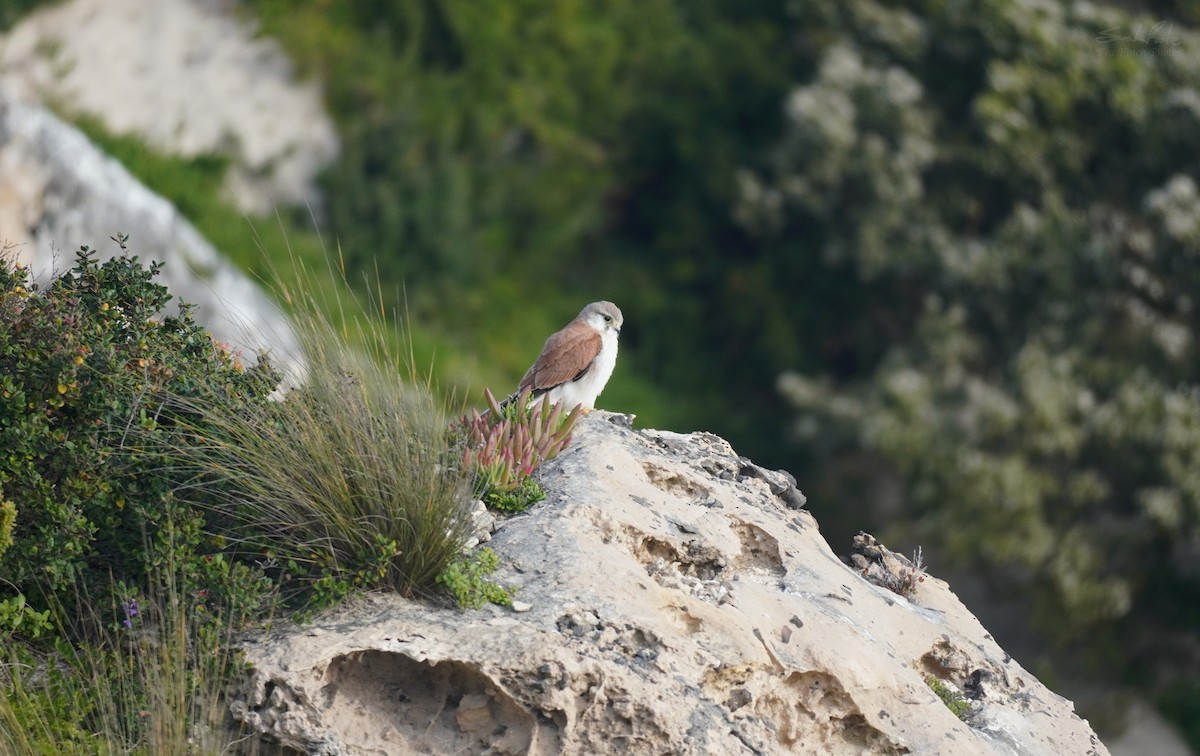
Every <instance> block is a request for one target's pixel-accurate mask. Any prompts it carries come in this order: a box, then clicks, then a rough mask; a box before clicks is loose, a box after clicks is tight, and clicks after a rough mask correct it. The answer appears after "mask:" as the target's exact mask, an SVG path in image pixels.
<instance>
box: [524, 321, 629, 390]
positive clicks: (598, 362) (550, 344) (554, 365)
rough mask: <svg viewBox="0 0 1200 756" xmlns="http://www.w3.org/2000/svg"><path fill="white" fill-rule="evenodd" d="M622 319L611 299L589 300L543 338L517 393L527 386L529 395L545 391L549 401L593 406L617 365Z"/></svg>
mask: <svg viewBox="0 0 1200 756" xmlns="http://www.w3.org/2000/svg"><path fill="white" fill-rule="evenodd" d="M624 322H625V318H624V316H622V315H621V311H620V310H619V309H618V308H617V306H616V305H615V304H613V303H612V302H592V303H591V304H590V305H588V306H587V307H584V308H583V310H582V311H581V312H580V313H579V315H577V316H576V317H575V319H574V320H572V321H571V322H570V323H567V325H566V327H565V328H563V329H562V330H561V331H558V332H557V333H554V334H551V336H550V338H548V339H546V344H545V346H543V347H542V353H541V354H539V355H538V358H537V360H536V361H535V362H534V363H533V366H532V367H530V368H529V370H527V371H526V372H525V377H524V378H522V379H521V383H520V385H519V386H518V387H517V393H515V394H513V395H512V396H510V397H508V398H507V399H505V400H504V403H505V404H507V403H508V402H511V401H512V400H513V399H515V398H516V397H517V395H518V394H519V393H520V392H521V391H524V390H525V389H529V391H530V392H531V394H532V397H533V398H540V397H541V396H542V395H543V394H548V395H549V397H550V403H551V404H559V403H561V404H563V405H564V406H565V407H566V408H574V407H575V405H577V404H579V405H582V406H583V408H584V409H585V410H591V409H595V407H596V397H598V396H600V392H601V391H603V390H604V384H606V383H608V379H609V377H610V376H611V375H612V372H613V368H614V367H616V364H617V336H619V335H620V333H621V324H622V323H624Z"/></svg>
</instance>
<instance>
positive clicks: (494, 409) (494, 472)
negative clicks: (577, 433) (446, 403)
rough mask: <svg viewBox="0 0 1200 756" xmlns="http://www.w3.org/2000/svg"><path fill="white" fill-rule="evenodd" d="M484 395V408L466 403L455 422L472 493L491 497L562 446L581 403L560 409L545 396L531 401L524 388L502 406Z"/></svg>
mask: <svg viewBox="0 0 1200 756" xmlns="http://www.w3.org/2000/svg"><path fill="white" fill-rule="evenodd" d="M484 398H485V399H486V401H487V405H488V409H487V410H486V411H485V412H482V413H480V412H479V411H478V410H475V409H472V410H471V411H470V412H469V413H467V415H465V416H464V417H463V418H462V420H461V422H460V427H461V429H462V436H463V439H464V442H465V445H464V448H463V457H462V464H463V467H464V468H466V469H468V470H472V471H474V473H475V475H476V483H475V493H476V495H477V496H480V497H481V498H483V499H484V501H485V502H487V501H489V495H491V498H492V499H496V498H497V497H496V495H499V494H506V493H510V492H513V491H515V490H517V489H519V488H523V487H524V486H523V484H524V482H525V481H526V480H527V479H528V478H529V476H531V475H532V474H533V471H534V470H536V469H537V468H538V466H539V465H540V464H541V463H542V462H544V461H546V460H548V459H552V458H554V457H555V456H556V455H557V454H558V453H559V452H560V451H562V450H563V448H564V447H565V446H566V445H567V444H568V443H569V442H570V440H571V429H572V428H573V427H574V426H575V421H576V419H577V418H578V417H579V414H580V411H581V409H580V407H578V406H577V407H575V408H574V409H573V410H571V411H570V412H567V413H565V414H564V412H563V407H562V405H561V404H550V401H549V398H548V397H543V398H542V400H541V401H540V402H531V401H530V393H529V391H528V390H525V391H522V392H521V393H520V394H519V395H518V396H517V398H516V400H515V401H512V402H507V403H505V405H504V406H501V405H500V403H499V402H497V401H496V397H495V396H494V395H493V394H492V392H491V391H488V390H486V389H485V390H484ZM508 498H511V497H508ZM535 500H536V499H535ZM489 503H494V502H489ZM529 503H532V501H530V502H529ZM502 508H503V509H507V510H512V509H517V510H518V511H519V510H520V509H524V507H512V506H505V507H502Z"/></svg>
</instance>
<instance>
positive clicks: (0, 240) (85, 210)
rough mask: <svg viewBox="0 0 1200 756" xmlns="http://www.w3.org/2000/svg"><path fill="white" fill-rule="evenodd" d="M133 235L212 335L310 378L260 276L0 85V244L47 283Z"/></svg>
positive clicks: (69, 130) (71, 131)
mask: <svg viewBox="0 0 1200 756" xmlns="http://www.w3.org/2000/svg"><path fill="white" fill-rule="evenodd" d="M117 233H124V234H128V235H129V236H130V242H129V243H130V245H131V249H130V252H131V254H138V253H140V257H141V259H142V260H144V261H145V262H147V263H148V262H150V261H151V260H157V261H161V262H163V263H165V264H166V265H165V267H164V268H163V272H162V274H161V277H160V278H161V281H162V283H163V284H164V285H166V286H167V288H168V289H170V290H171V292H172V294H174V295H175V297H177V298H178V299H182V300H184V301H187V302H190V303H192V304H193V305H196V320H197V321H198V322H200V323H203V324H204V325H205V327H206V328H208V329H209V330H210V331H211V332H212V334H213V336H215V337H216V338H217V339H219V340H221V341H224V342H226V343H228V344H230V345H231V346H232V347H234V348H235V349H238V350H241V351H244V352H246V353H247V355H248V356H253V355H254V354H255V353H256V352H257V351H258V350H259V349H267V350H270V351H271V352H272V354H273V356H274V357H275V359H276V362H277V364H279V365H280V366H281V367H283V368H285V369H287V370H288V371H289V373H290V374H291V375H293V376H299V375H302V368H301V367H300V364H301V357H300V354H301V352H300V348H299V344H298V341H297V339H296V336H295V334H294V332H293V330H292V328H291V326H290V325H289V324H288V321H287V319H286V318H285V317H284V316H283V314H282V313H281V312H280V311H279V309H278V308H277V307H276V306H275V304H274V303H273V302H272V301H271V299H270V298H269V297H268V296H267V295H266V293H265V292H263V291H262V289H260V288H259V287H258V286H257V285H256V284H255V283H254V282H253V281H251V280H250V279H249V278H247V277H246V276H245V275H243V274H242V273H241V272H240V271H238V270H237V269H236V268H234V267H233V265H232V264H231V263H229V262H228V261H227V260H226V259H225V258H223V257H222V256H221V255H220V254H218V253H217V251H216V250H215V249H214V248H213V247H212V245H211V244H209V243H208V242H207V241H205V239H204V238H203V237H202V236H200V233H199V232H198V231H197V230H196V229H195V227H194V226H192V225H191V224H190V223H188V222H187V220H186V219H184V218H183V216H181V215H180V214H179V212H178V211H177V210H176V209H175V207H174V206H173V205H171V203H169V202H167V201H166V200H164V199H163V198H162V197H159V196H158V195H156V194H154V193H153V192H151V191H150V190H149V189H147V188H146V187H145V186H144V185H142V184H141V183H140V182H139V181H137V179H135V178H133V176H131V175H129V172H128V171H126V170H125V169H124V168H123V167H122V166H121V165H120V164H119V163H117V162H116V161H115V160H113V159H112V158H109V157H107V156H106V155H104V154H103V153H102V152H100V151H99V150H98V149H96V147H95V146H94V145H92V143H91V142H89V141H88V140H87V138H86V137H85V136H84V135H83V134H82V133H80V132H79V131H78V130H77V129H75V128H73V127H71V126H69V125H67V124H65V123H63V122H62V121H61V120H59V119H58V118H56V117H55V116H53V115H51V114H50V113H49V112H48V111H46V110H44V109H43V108H40V107H37V106H31V105H26V104H22V103H20V102H18V101H16V100H15V99H12V98H10V97H8V96H6V95H5V93H4V92H3V91H0V250H3V251H4V252H5V254H6V255H9V256H11V257H14V258H15V259H16V260H17V262H19V263H21V264H22V265H26V266H29V267H30V268H31V270H32V271H33V273H34V275H35V276H36V277H37V278H39V279H42V280H44V279H46V278H47V277H48V276H49V275H50V274H51V273H55V272H62V271H64V270H66V269H68V268H70V267H71V265H72V264H73V262H74V255H75V250H76V249H78V248H79V246H80V245H82V244H87V245H89V246H91V247H94V248H96V249H97V250H99V251H100V252H101V253H102V255H103V256H105V257H107V256H111V255H113V254H116V253H118V252H119V251H120V250H119V247H118V246H117V244H116V243H115V242H112V241H110V240H109V237H111V236H112V235H114V234H117Z"/></svg>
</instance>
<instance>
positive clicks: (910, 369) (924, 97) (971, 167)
mask: <svg viewBox="0 0 1200 756" xmlns="http://www.w3.org/2000/svg"><path fill="white" fill-rule="evenodd" d="M1139 25H1141V28H1142V29H1143V30H1145V29H1151V28H1153V27H1154V20H1153V19H1149V18H1145V17H1136V16H1131V15H1130V14H1128V13H1126V12H1124V11H1121V10H1117V9H1113V8H1108V7H1104V6H1085V5H1084V4H1076V3H1066V2H1063V3H1040V4H1035V5H1014V4H1010V3H1003V2H981V3H975V4H972V5H971V8H970V9H969V10H968V9H967V8H966V7H965V6H963V7H960V6H956V5H946V4H941V3H918V4H917V5H915V6H905V7H904V8H900V7H894V8H893V7H889V8H883V7H880V6H876V5H874V4H871V3H866V2H862V3H858V2H856V3H850V4H842V3H833V2H827V3H811V4H806V5H805V6H804V8H803V9H802V11H801V12H800V13H799V15H798V17H797V25H796V28H797V29H798V33H799V35H800V36H799V39H800V43H801V45H802V46H803V47H804V49H806V50H807V51H809V52H810V53H811V54H812V55H813V56H814V67H813V71H812V73H811V74H810V75H809V76H807V77H805V79H804V80H803V81H802V82H801V83H800V84H799V86H798V87H797V88H796V90H795V91H794V92H793V93H792V94H791V95H790V96H789V98H788V99H787V101H786V110H785V115H786V119H787V123H786V129H785V131H784V134H783V136H782V138H781V139H780V140H779V142H778V143H777V144H776V151H775V152H774V153H773V154H772V155H771V156H770V158H769V159H768V160H765V161H763V163H762V164H761V165H760V166H758V167H757V168H756V169H755V170H753V171H747V173H746V174H745V175H744V177H743V185H744V186H743V196H742V201H741V202H740V204H739V206H738V208H737V212H738V218H739V219H740V221H741V222H742V223H743V226H744V228H745V229H746V230H747V232H748V233H749V234H751V235H752V237H753V238H754V239H755V243H756V245H757V246H758V248H759V249H761V250H762V254H763V255H764V256H766V257H767V258H768V259H770V260H771V261H772V262H771V263H770V268H771V269H772V270H773V271H776V272H777V273H780V274H781V275H780V277H779V279H777V280H778V281H779V284H780V287H779V288H777V289H776V292H777V293H767V294H764V295H763V296H764V297H765V298H766V299H770V298H771V297H774V296H777V295H779V296H783V295H785V292H784V289H787V288H788V287H792V286H795V285H796V284H797V282H798V281H799V280H800V279H799V278H798V277H797V276H796V275H795V274H793V272H792V271H795V272H796V273H799V272H801V270H802V266H815V267H818V268H819V269H820V272H819V273H818V274H817V277H816V278H814V279H813V286H817V285H818V282H820V285H821V286H822V287H828V288H826V289H824V290H825V291H826V292H827V294H824V295H822V296H823V298H824V302H825V304H826V305H828V306H829V309H828V313H827V314H828V316H829V317H830V318H835V319H836V320H837V321H838V322H836V323H832V322H828V321H823V320H822V318H824V317H825V316H824V315H819V314H816V315H814V314H811V313H810V314H808V315H804V314H800V315H798V317H796V318H795V319H793V321H792V325H791V327H792V328H794V329H797V330H801V329H803V330H808V331H809V332H811V333H813V334H815V335H816V338H815V339H814V338H808V339H807V343H808V344H810V345H811V346H810V347H809V351H810V353H811V354H813V355H823V356H824V362H825V366H824V367H821V368H817V367H816V366H811V367H808V369H805V370H802V371H797V370H793V371H788V372H787V373H786V374H785V375H784V377H783V378H782V379H781V380H780V382H779V387H780V389H781V390H782V392H783V393H784V394H785V395H786V397H787V398H788V399H789V400H790V401H791V403H792V404H793V405H794V406H795V407H796V408H797V410H798V413H799V417H798V418H797V422H796V425H795V429H796V431H797V435H798V437H799V438H800V439H801V441H802V443H803V446H804V448H805V450H806V453H807V454H809V455H810V456H811V458H812V459H813V460H814V462H815V464H814V466H813V468H812V469H813V471H814V472H813V475H814V476H820V477H821V480H820V481H819V482H817V483H815V485H820V486H824V487H825V490H826V491H828V492H830V494H831V495H832V494H834V493H835V492H847V493H848V494H849V492H850V491H851V490H852V489H851V486H852V485H854V484H855V483H856V482H857V481H861V480H862V479H863V477H864V476H863V474H862V473H863V470H864V469H866V470H871V471H874V474H873V475H874V477H875V479H876V480H878V479H879V478H880V477H883V478H884V479H891V480H895V481H896V482H898V483H899V490H901V491H902V492H903V503H904V505H905V509H904V513H905V517H904V518H903V520H904V523H905V525H904V526H903V527H900V526H894V527H893V529H892V533H891V535H889V536H888V539H889V540H893V541H894V540H896V539H898V538H903V539H906V540H907V539H913V540H915V539H918V538H919V539H920V540H921V541H922V542H924V543H926V544H927V545H930V546H931V547H933V548H936V550H937V552H938V553H939V554H944V555H946V556H947V557H948V558H956V559H957V560H958V561H959V562H961V563H966V564H970V565H972V566H975V567H977V568H979V569H981V570H983V571H984V572H985V573H986V574H987V575H989V576H990V577H991V578H992V582H993V583H995V584H997V585H1003V586H1005V587H1006V588H1007V589H1008V590H1009V591H1010V592H1012V593H1019V594H1021V595H1022V596H1023V597H1025V598H1024V600H1026V601H1027V602H1028V603H1031V604H1032V605H1033V608H1034V614H1035V620H1036V621H1037V622H1038V623H1039V625H1040V627H1041V628H1043V629H1044V630H1045V631H1046V632H1048V633H1050V634H1051V635H1052V637H1054V638H1055V639H1056V640H1058V641H1060V642H1062V643H1064V644H1071V645H1074V646H1075V647H1076V648H1080V647H1090V648H1094V649H1099V648H1102V647H1104V645H1105V644H1110V647H1120V648H1122V658H1121V659H1109V660H1108V662H1107V666H1108V668H1110V669H1117V668H1121V667H1122V665H1123V664H1125V663H1128V664H1130V665H1131V666H1132V665H1144V664H1145V663H1146V661H1147V660H1148V659H1151V658H1154V657H1156V656H1158V655H1159V652H1158V651H1155V650H1154V648H1153V646H1154V643H1155V642H1153V641H1147V640H1146V639H1148V638H1154V637H1157V638H1160V639H1161V638H1162V635H1163V634H1164V633H1167V634H1169V633H1176V632H1181V633H1190V634H1193V635H1194V633H1195V627H1196V625H1195V623H1194V621H1193V620H1190V619H1189V618H1188V617H1187V613H1186V612H1181V611H1180V610H1179V607H1181V606H1184V605H1186V604H1187V603H1189V599H1188V597H1190V596H1194V595H1195V594H1196V590H1197V588H1198V587H1200V584H1198V582H1197V573H1196V570H1195V566H1194V565H1195V563H1196V560H1197V558H1198V557H1200V551H1197V544H1198V543H1200V477H1198V475H1197V470H1198V469H1200V466H1198V465H1197V462H1198V461H1200V395H1198V394H1197V391H1196V386H1197V385H1198V384H1200V370H1198V367H1200V362H1197V360H1196V352H1195V344H1196V343H1197V335H1198V330H1200V321H1198V320H1197V315H1196V308H1195V307H1194V297H1195V292H1196V291H1197V290H1198V288H1200V190H1198V189H1197V185H1196V181H1195V178H1194V176H1196V175H1198V172H1200V142H1197V141H1196V139H1195V138H1194V135H1195V134H1196V133H1197V129H1198V128H1200V107H1198V106H1197V103H1200V88H1198V87H1197V83H1196V77H1195V72H1196V70H1197V69H1198V68H1200V35H1197V34H1196V33H1195V32H1193V31H1191V30H1188V29H1186V28H1181V27H1178V26H1172V27H1169V28H1168V29H1167V31H1166V33H1163V34H1161V35H1159V36H1157V37H1156V36H1154V35H1150V36H1147V35H1146V34H1141V36H1138V35H1137V34H1135V32H1136V30H1137V29H1138V27H1139ZM948 71H952V72H954V73H953V75H947V72H948ZM801 261H803V262H801ZM811 290H812V291H817V289H815V288H814V289H811ZM838 292H842V293H838ZM843 293H844V294H843ZM786 296H788V297H791V296H794V292H793V291H790V290H789V291H786ZM800 338H801V339H803V337H800ZM800 343H804V342H803V341H801V342H800ZM798 367H802V366H798ZM849 495H854V496H856V497H861V493H858V494H849ZM831 505H832V502H831ZM836 508H837V506H836V505H832V506H831V509H836ZM861 526H862V523H861V522H860V523H856V527H861ZM1114 638H1119V639H1122V641H1121V642H1116V643H1114V642H1113V640H1114ZM1160 648H1161V647H1160ZM1134 660H1137V661H1134ZM1162 661H1163V662H1165V663H1166V664H1168V665H1174V664H1175V663H1176V662H1172V661H1167V660H1165V659H1163V660H1162Z"/></svg>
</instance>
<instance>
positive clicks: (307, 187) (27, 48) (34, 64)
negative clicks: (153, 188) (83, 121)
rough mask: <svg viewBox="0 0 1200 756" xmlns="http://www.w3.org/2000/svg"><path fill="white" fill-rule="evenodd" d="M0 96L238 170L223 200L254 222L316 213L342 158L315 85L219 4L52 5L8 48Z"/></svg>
mask: <svg viewBox="0 0 1200 756" xmlns="http://www.w3.org/2000/svg"><path fill="white" fill-rule="evenodd" d="M0 85H3V86H5V87H6V88H8V89H9V90H10V92H12V93H14V94H15V95H16V96H19V97H20V98H22V99H23V100H25V101H30V102H46V101H53V102H55V103H57V104H58V105H59V107H63V108H66V109H67V110H68V112H71V113H78V114H84V115H89V116H92V117H94V118H97V119H99V120H100V121H101V122H102V123H103V124H104V125H105V126H106V127H107V128H108V129H109V130H110V131H112V132H114V133H116V134H127V135H136V136H139V137H141V138H142V139H144V140H145V141H146V142H147V143H149V144H151V145H153V146H154V147H155V148H157V149H159V150H160V151H162V152H164V153H167V154H172V155H180V156H182V157H195V156H197V155H203V154H210V153H214V154H220V155H224V156H227V157H229V158H231V159H232V166H231V168H230V172H229V174H228V175H227V177H226V190H227V191H228V192H229V194H230V195H231V196H232V198H233V199H234V201H235V202H236V203H237V205H238V207H239V208H240V209H242V210H243V211H244V212H247V213H251V214H258V215H264V214H268V213H270V212H271V211H272V210H273V208H274V205H275V203H276V202H278V203H280V204H284V205H287V204H300V205H303V204H304V203H305V202H306V201H309V202H311V203H312V204H313V205H319V202H318V197H317V191H316V188H315V186H314V183H313V179H314V177H315V176H316V174H317V173H318V172H319V171H320V170H321V169H322V168H323V167H325V166H326V165H328V164H329V163H330V162H331V161H332V160H333V158H334V157H335V156H336V155H337V152H338V139H337V132H336V129H335V127H334V125H333V120H332V119H331V118H330V117H329V115H328V114H327V113H326V112H325V110H324V107H323V105H322V100H321V92H320V90H319V88H318V87H317V86H316V84H315V83H312V82H308V83H299V82H297V81H296V80H295V76H294V74H293V70H292V65H291V62H290V61H289V59H288V58H287V56H286V55H285V54H284V52H283V50H282V48H281V47H280V46H279V44H278V43H277V42H276V41H275V40H272V39H269V38H263V37H258V36H256V33H255V29H254V27H253V26H252V25H251V24H250V23H248V22H247V21H245V20H243V19H239V18H238V17H237V16H235V15H234V14H233V13H232V12H231V10H230V6H229V5H228V4H227V3H223V2H219V1H214V0H153V1H152V2H150V1H148V0H69V1H68V2H63V3H55V4H54V5H52V6H50V7H47V8H44V9H42V10H39V11H37V12H35V13H31V14H30V15H29V16H27V17H26V18H24V19H23V20H22V21H21V22H20V23H18V24H17V25H16V26H15V27H14V28H13V29H12V30H11V31H10V32H9V34H8V35H6V36H5V37H3V38H2V39H0Z"/></svg>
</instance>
